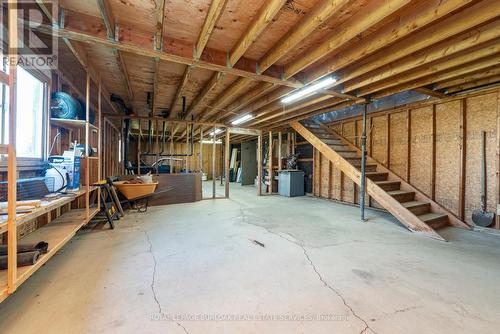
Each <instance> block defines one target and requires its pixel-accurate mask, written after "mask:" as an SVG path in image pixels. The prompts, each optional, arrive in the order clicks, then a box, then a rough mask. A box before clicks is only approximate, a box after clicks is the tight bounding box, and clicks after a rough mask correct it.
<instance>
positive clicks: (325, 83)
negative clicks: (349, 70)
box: [281, 76, 337, 104]
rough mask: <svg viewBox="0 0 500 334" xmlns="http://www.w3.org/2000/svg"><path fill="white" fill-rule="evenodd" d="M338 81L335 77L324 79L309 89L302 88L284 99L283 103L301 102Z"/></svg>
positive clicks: (308, 87)
mask: <svg viewBox="0 0 500 334" xmlns="http://www.w3.org/2000/svg"><path fill="white" fill-rule="evenodd" d="M336 81H337V80H336V79H334V78H333V77H331V76H330V77H327V78H325V79H322V80H320V81H318V82H316V83H313V84H311V85H309V86H307V87H304V88H301V89H299V90H297V91H295V92H293V93H292V94H290V95H288V96H286V97H284V98H283V99H282V100H281V102H282V103H284V104H287V103H292V102H294V101H297V100H300V99H302V98H304V97H306V96H308V95H311V94H312V93H314V92H317V91H318V90H321V89H325V88H327V87H328V86H330V85H331V84H333V83H335V82H336Z"/></svg>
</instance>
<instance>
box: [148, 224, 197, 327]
mask: <svg viewBox="0 0 500 334" xmlns="http://www.w3.org/2000/svg"><path fill="white" fill-rule="evenodd" d="M143 232H144V234H145V235H146V240H147V242H148V244H149V250H148V252H149V253H150V254H151V257H152V258H153V275H152V279H151V292H152V293H153V299H154V300H155V302H156V305H158V313H159V314H160V315H162V314H163V310H162V307H161V303H160V300H159V298H158V295H157V294H156V288H155V284H156V266H157V261H156V256H155V254H154V252H153V243H152V242H151V238H150V237H149V233H148V232H147V231H144V230H143ZM167 319H168V320H169V321H171V322H173V323H175V324H176V325H177V326H179V327H181V328H182V329H183V330H184V333H187V334H189V331H188V330H187V329H186V327H184V326H183V325H182V324H181V323H180V322H178V321H175V320H172V319H170V317H167Z"/></svg>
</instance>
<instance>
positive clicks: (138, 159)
mask: <svg viewBox="0 0 500 334" xmlns="http://www.w3.org/2000/svg"><path fill="white" fill-rule="evenodd" d="M141 140H142V124H141V120H140V119H139V135H138V136H137V175H141ZM170 167H172V166H170Z"/></svg>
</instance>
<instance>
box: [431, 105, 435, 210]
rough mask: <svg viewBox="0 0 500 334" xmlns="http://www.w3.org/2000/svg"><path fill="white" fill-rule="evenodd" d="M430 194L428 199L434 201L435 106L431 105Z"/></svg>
mask: <svg viewBox="0 0 500 334" xmlns="http://www.w3.org/2000/svg"><path fill="white" fill-rule="evenodd" d="M430 186H431V194H430V198H431V199H432V200H433V201H435V200H436V105H435V104H433V105H432V119H431V184H430Z"/></svg>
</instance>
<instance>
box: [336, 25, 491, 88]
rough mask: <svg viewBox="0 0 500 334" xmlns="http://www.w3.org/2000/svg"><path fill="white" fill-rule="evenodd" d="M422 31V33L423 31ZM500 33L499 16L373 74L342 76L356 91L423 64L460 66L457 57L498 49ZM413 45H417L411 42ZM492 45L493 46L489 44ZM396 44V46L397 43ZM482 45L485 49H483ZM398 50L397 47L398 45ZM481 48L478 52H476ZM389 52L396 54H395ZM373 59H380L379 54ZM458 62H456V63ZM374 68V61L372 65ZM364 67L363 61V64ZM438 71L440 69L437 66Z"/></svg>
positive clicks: (478, 54) (404, 73)
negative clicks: (497, 43) (497, 42)
mask: <svg viewBox="0 0 500 334" xmlns="http://www.w3.org/2000/svg"><path fill="white" fill-rule="evenodd" d="M420 35H421V34H420ZM499 37H500V20H496V21H494V22H491V23H489V24H487V25H484V26H481V27H479V28H477V29H472V30H469V31H467V32H466V33H463V34H459V35H457V36H455V37H453V38H451V39H447V40H445V41H443V42H441V43H437V44H435V45H432V46H431V47H430V48H424V49H421V50H420V51H418V52H414V53H411V54H409V55H408V56H405V57H404V58H401V59H399V60H397V61H393V62H391V63H388V64H386V65H385V66H381V67H378V68H376V69H374V70H373V71H371V72H370V76H369V77H367V76H360V77H358V78H356V77H355V76H354V75H353V74H352V73H349V74H346V75H343V76H342V79H341V81H344V80H351V81H350V82H349V83H348V84H347V85H345V86H344V87H343V89H344V91H355V90H356V89H359V88H361V87H365V86H369V85H371V84H373V83H376V82H380V81H383V80H388V79H390V78H394V77H395V76H397V75H400V74H403V75H406V74H408V73H409V74H413V73H414V72H415V69H417V70H418V69H422V66H423V65H428V66H429V67H431V66H432V68H435V66H440V67H441V68H442V67H443V65H444V64H448V68H451V67H453V66H456V65H455V64H456V62H457V61H460V59H461V61H462V62H464V61H466V58H467V55H468V56H469V59H470V57H476V58H480V57H484V54H485V53H486V52H488V50H489V52H490V53H492V52H495V51H494V48H493V49H492V48H491V46H493V45H494V43H495V40H497V41H498V38H499ZM411 47H412V48H413V47H414V46H413V45H411ZM488 47H490V48H488ZM393 48H394V47H393ZM481 49H482V51H481ZM394 51H396V49H395V48H394ZM476 51H477V52H476ZM377 55H378V56H379V57H384V55H383V54H380V53H377ZM389 56H391V57H393V54H390V55H389ZM371 59H374V60H376V61H378V60H379V59H378V58H376V57H375V56H374V57H372V58H371ZM454 62H455V63H454ZM368 66H369V67H370V68H371V67H372V65H370V64H369V65H368ZM360 68H363V65H362V66H360ZM353 70H354V71H355V72H356V73H358V74H361V73H362V72H364V70H360V69H359V68H356V69H353ZM435 71H439V69H438V68H435Z"/></svg>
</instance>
